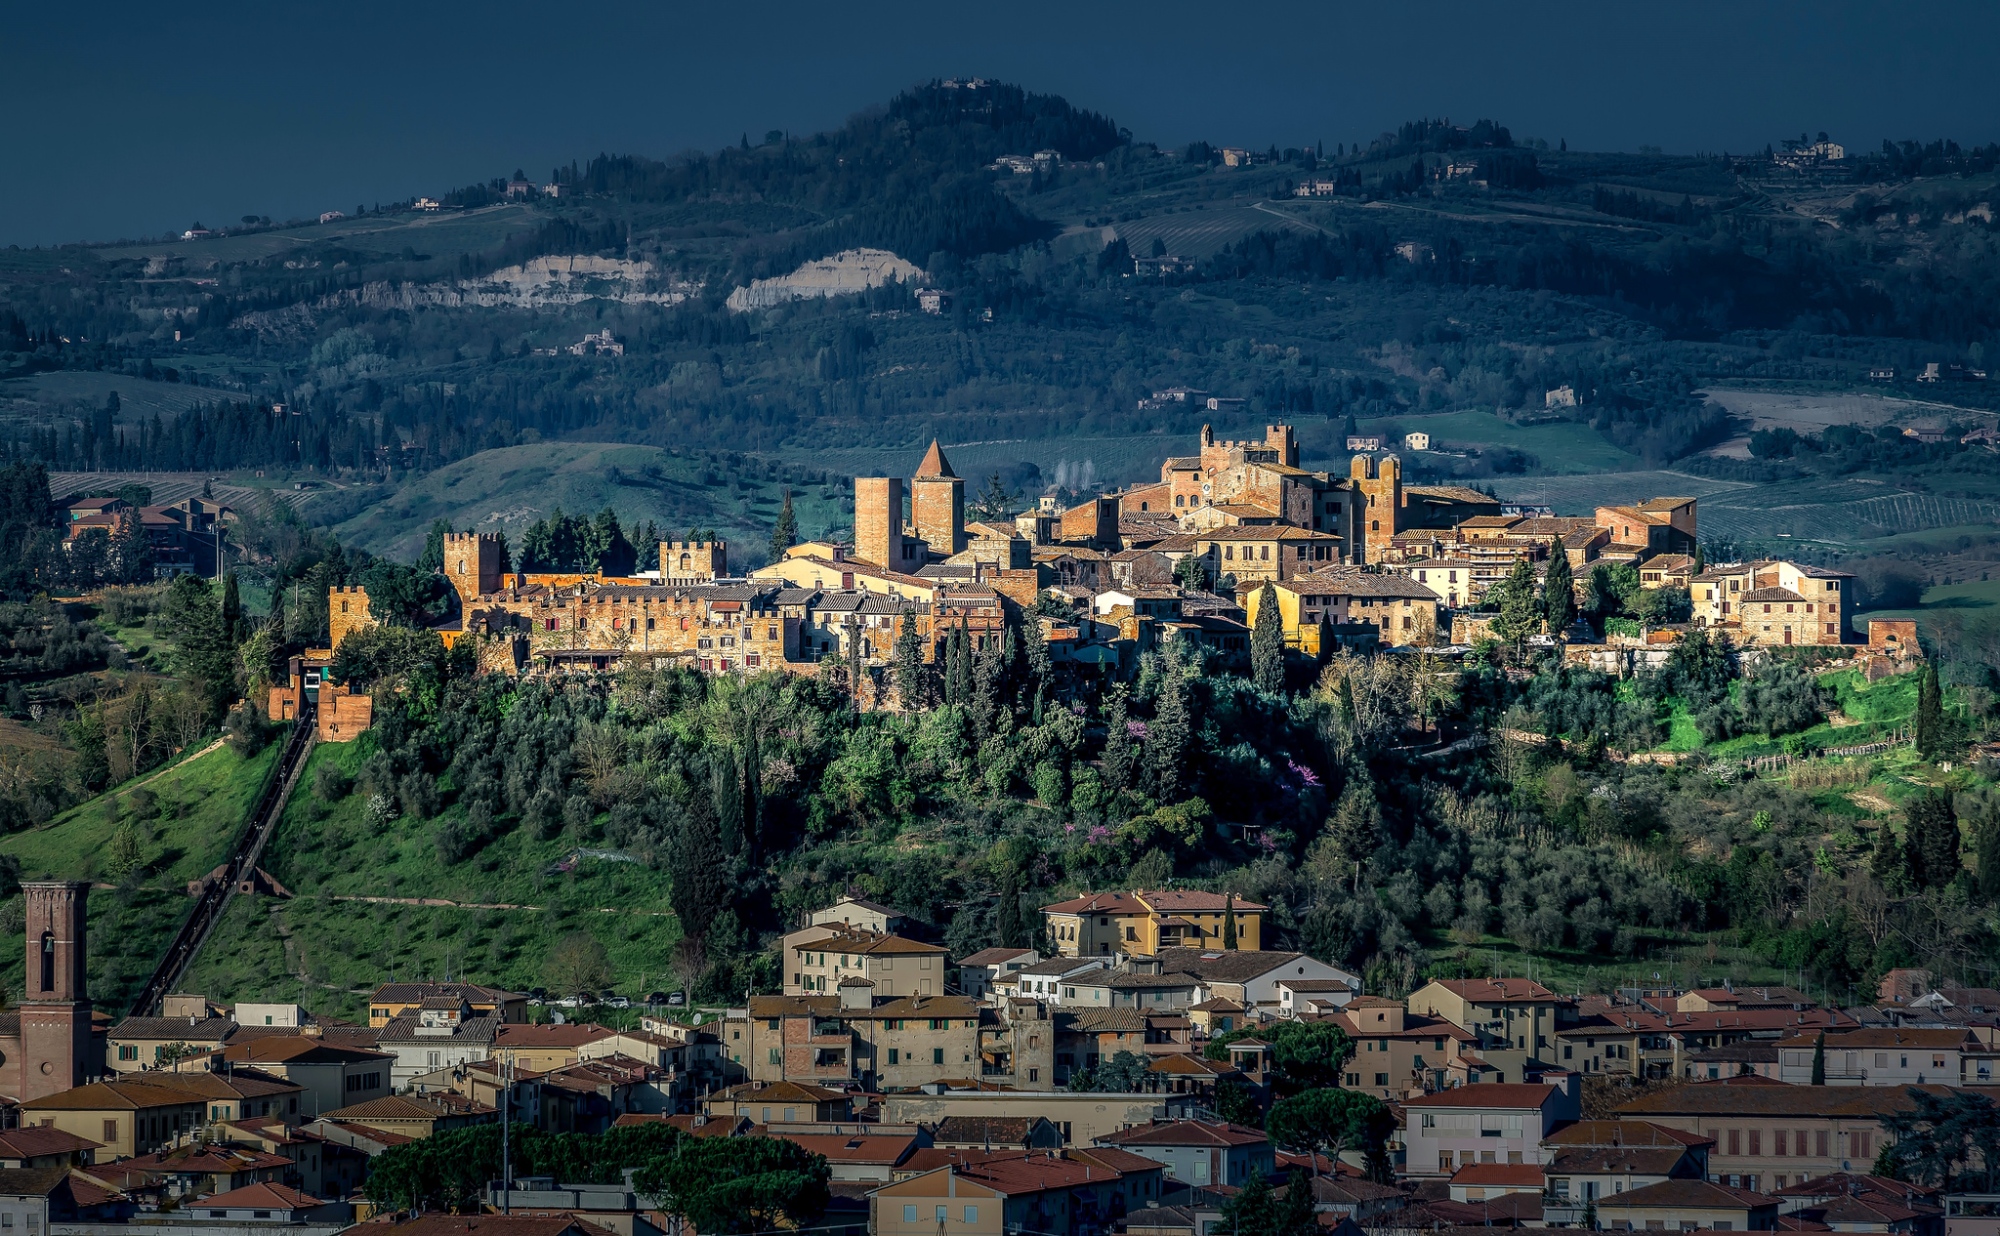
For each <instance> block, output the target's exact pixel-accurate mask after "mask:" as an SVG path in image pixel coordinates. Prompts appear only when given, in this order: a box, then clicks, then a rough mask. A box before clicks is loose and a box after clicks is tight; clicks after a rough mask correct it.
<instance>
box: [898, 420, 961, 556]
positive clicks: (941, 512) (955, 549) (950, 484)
mask: <svg viewBox="0 0 2000 1236" xmlns="http://www.w3.org/2000/svg"><path fill="white" fill-rule="evenodd" d="M910 514H911V522H912V523H914V524H915V525H916V526H917V536H918V537H919V538H921V539H922V540H923V541H924V543H925V544H927V545H929V546H930V547H931V550H932V552H934V553H938V554H942V555H944V556H946V557H950V556H951V555H953V554H956V553H960V552H962V551H963V550H964V549H965V478H964V477H961V476H959V475H958V474H957V473H956V472H953V471H952V470H951V461H950V460H949V459H946V458H945V457H944V448H942V447H940V446H939V445H938V443H937V440H936V439H932V440H931V449H930V450H928V451H925V452H924V461H923V462H922V463H921V464H918V465H917V471H916V474H915V475H914V476H912V477H911V478H910Z"/></svg>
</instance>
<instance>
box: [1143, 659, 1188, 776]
mask: <svg viewBox="0 0 2000 1236" xmlns="http://www.w3.org/2000/svg"><path fill="white" fill-rule="evenodd" d="M1192 740H1193V729H1192V726H1191V724H1190V722H1189V720H1188V683H1187V679H1186V678H1185V677H1183V676H1182V674H1181V671H1180V664H1179V662H1178V661H1177V660H1175V659H1174V658H1173V657H1172V656H1169V657H1167V658H1166V663H1165V667H1164V670H1163V672H1162V674H1161V681H1160V697H1159V699H1158V700H1157V701H1156V702H1155V703H1154V705H1153V723H1152V724H1151V725H1150V726H1148V727H1147V728H1146V764H1147V767H1148V769H1149V771H1150V772H1151V773H1152V780H1153V787H1154V789H1155V791H1157V793H1158V796H1159V799H1160V801H1161V802H1164V803H1177V802H1179V801H1180V800H1181V799H1182V798H1184V797H1186V791H1187V790H1188V789H1190V788H1191V779H1190V778H1189V777H1188V775H1187V767H1186V765H1187V757H1188V748H1189V744H1190V743H1191V742H1192Z"/></svg>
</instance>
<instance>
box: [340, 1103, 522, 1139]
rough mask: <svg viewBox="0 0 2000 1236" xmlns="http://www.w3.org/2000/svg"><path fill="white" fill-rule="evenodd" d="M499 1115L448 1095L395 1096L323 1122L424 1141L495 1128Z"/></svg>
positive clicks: (354, 1107) (345, 1110)
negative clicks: (475, 1127)
mask: <svg viewBox="0 0 2000 1236" xmlns="http://www.w3.org/2000/svg"><path fill="white" fill-rule="evenodd" d="M498 1115H499V1113H498V1112H496V1111H494V1110H493V1109H492V1108H491V1107H488V1106H487V1105H486V1104H484V1103H478V1102H475V1101H473V1100H471V1099H468V1098H466V1097H464V1096H463V1095H457V1094H451V1093H446V1092H433V1093H431V1094H392V1095H389V1096H388V1097H386V1098H380V1099H370V1100H369V1101H367V1102H366V1103H356V1104H354V1105H352V1106H350V1107H342V1108H337V1109H335V1110H334V1111H330V1112H328V1113H326V1115H325V1117H324V1118H323V1119H325V1120H328V1121H332V1122H335V1123H339V1124H344V1125H360V1126H363V1127H365V1128H369V1129H375V1130H378V1131H380V1132H383V1133H393V1134H397V1135H399V1136H401V1137H405V1138H410V1139H413V1140H422V1139H423V1138H426V1137H429V1136H431V1135H432V1134H433V1133H439V1132H443V1131H445V1130H448V1129H463V1128H469V1127H471V1126H472V1125H478V1124H492V1123H494V1121H495V1119H496V1117H497V1116H498Z"/></svg>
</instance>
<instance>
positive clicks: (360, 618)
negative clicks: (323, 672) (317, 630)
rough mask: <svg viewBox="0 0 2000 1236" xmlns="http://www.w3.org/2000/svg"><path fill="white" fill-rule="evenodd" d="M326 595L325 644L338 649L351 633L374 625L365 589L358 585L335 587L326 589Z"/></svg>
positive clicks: (373, 617)
mask: <svg viewBox="0 0 2000 1236" xmlns="http://www.w3.org/2000/svg"><path fill="white" fill-rule="evenodd" d="M326 594H327V595H326V633H327V643H328V644H329V645H331V646H332V647H334V648H338V647H340V641H341V640H344V639H346V638H347V637H348V636H349V635H350V634H352V633H353V632H355V631H365V630H367V629H368V628H369V627H372V626H374V625H375V616H374V615H373V614H372V613H370V612H369V610H368V590H367V589H366V588H363V587H362V586H361V585H359V584H351V585H348V586H345V587H341V586H335V587H332V588H329V589H327V590H326Z"/></svg>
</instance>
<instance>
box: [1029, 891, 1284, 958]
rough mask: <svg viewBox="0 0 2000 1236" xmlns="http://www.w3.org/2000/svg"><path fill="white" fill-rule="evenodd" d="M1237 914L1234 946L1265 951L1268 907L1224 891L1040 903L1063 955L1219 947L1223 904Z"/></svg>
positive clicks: (1104, 895)
mask: <svg viewBox="0 0 2000 1236" xmlns="http://www.w3.org/2000/svg"><path fill="white" fill-rule="evenodd" d="M1225 905H1230V906H1231V907H1232V910H1231V913H1233V916H1234V917H1235V919H1236V942H1235V947H1236V948H1237V949H1239V950H1241V951H1244V952H1256V951H1259V950H1261V949H1262V948H1263V947H1264V945H1263V939H1264V915H1265V913H1266V912H1267V911H1268V909H1269V907H1268V906H1263V905H1259V904H1257V903H1256V902H1252V901H1243V900H1236V901H1234V902H1233V903H1231V902H1229V901H1228V899H1227V898H1225V897H1224V895H1223V894H1221V893H1201V892H1191V891H1182V890H1173V889H1168V890H1154V891H1146V890H1143V889H1142V890H1140V891H1138V892H1132V893H1095V894H1092V895H1090V896H1088V897H1076V898H1072V899H1071V900H1069V901H1062V902H1057V903H1056V904H1055V905H1049V906H1043V907H1042V920H1043V922H1044V924H1045V925H1046V927H1047V929H1048V935H1049V940H1050V942H1051V943H1053V944H1054V945H1055V949H1056V955H1057V956H1059V957H1108V956H1113V955H1116V954H1119V953H1124V954H1127V955H1140V956H1149V957H1150V956H1152V955H1153V954H1155V953H1158V952H1159V951H1160V950H1161V949H1163V948H1219V947H1221V945H1222V939H1223V928H1224V922H1223V917H1224V907H1225Z"/></svg>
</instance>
